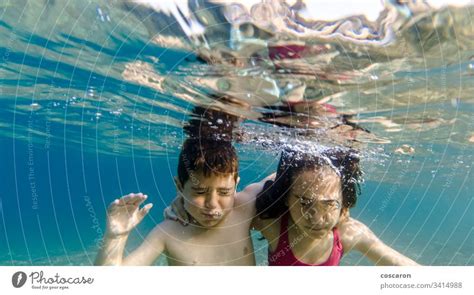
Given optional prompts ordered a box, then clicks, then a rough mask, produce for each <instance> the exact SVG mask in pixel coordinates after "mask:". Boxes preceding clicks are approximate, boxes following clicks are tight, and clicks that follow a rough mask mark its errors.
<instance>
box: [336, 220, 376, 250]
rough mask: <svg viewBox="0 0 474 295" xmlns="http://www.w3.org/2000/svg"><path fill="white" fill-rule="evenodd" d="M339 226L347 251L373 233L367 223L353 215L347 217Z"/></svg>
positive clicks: (342, 241)
mask: <svg viewBox="0 0 474 295" xmlns="http://www.w3.org/2000/svg"><path fill="white" fill-rule="evenodd" d="M337 228H338V230H339V236H340V239H341V243H342V246H343V247H344V251H345V252H346V253H347V252H349V251H350V250H351V249H353V248H355V247H357V244H358V243H359V242H361V241H363V240H364V239H365V237H367V236H368V235H370V233H371V231H370V229H369V228H368V227H367V226H366V225H365V224H363V223H362V222H360V221H358V220H357V219H354V218H352V217H347V218H345V219H344V220H342V221H340V222H339V224H338V226H337Z"/></svg>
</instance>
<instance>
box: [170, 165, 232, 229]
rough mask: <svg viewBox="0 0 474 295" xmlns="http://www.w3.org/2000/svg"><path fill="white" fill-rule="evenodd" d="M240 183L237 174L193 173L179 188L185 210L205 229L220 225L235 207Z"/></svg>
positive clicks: (178, 184)
mask: <svg viewBox="0 0 474 295" xmlns="http://www.w3.org/2000/svg"><path fill="white" fill-rule="evenodd" d="M237 183H238V179H237V181H235V174H233V173H231V174H219V175H218V174H211V175H210V176H204V175H203V174H202V173H201V172H193V173H191V175H190V177H189V179H188V181H186V183H185V184H184V186H182V185H181V184H180V183H179V180H178V181H177V188H178V190H179V191H180V192H181V193H182V194H183V197H184V208H185V209H186V211H188V213H189V214H190V215H191V216H192V217H193V218H194V219H195V220H196V221H197V222H198V223H199V224H200V225H202V226H203V227H206V228H208V227H213V226H216V225H217V224H219V223H220V222H221V221H222V220H224V218H225V217H226V216H227V215H228V214H229V213H230V212H231V211H232V209H233V207H234V197H235V190H236V186H237Z"/></svg>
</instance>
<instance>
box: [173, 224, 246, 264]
mask: <svg viewBox="0 0 474 295" xmlns="http://www.w3.org/2000/svg"><path fill="white" fill-rule="evenodd" d="M166 252H167V255H168V262H169V263H170V264H173V265H255V258H254V253H253V252H254V251H253V246H252V241H251V239H250V234H249V228H248V226H242V225H239V224H236V225H223V226H222V227H220V228H219V229H212V230H208V231H201V232H200V231H196V230H193V229H190V228H186V230H185V231H183V232H182V233H181V234H180V235H176V236H175V237H174V238H173V239H171V240H170V241H168V242H167V245H166Z"/></svg>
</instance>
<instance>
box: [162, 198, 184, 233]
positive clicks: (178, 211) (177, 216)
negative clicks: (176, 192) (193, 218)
mask: <svg viewBox="0 0 474 295" xmlns="http://www.w3.org/2000/svg"><path fill="white" fill-rule="evenodd" d="M163 215H164V217H165V219H170V220H173V221H177V222H179V223H181V225H183V226H186V225H188V224H189V218H188V213H187V212H186V210H185V209H184V199H183V197H181V196H176V198H174V200H173V202H172V203H171V205H170V206H168V207H166V208H165V211H164V212H163Z"/></svg>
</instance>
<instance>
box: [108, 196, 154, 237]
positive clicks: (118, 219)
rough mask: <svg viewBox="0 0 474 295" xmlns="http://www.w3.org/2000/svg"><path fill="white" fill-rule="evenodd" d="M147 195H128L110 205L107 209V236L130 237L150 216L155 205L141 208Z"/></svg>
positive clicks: (149, 204)
mask: <svg viewBox="0 0 474 295" xmlns="http://www.w3.org/2000/svg"><path fill="white" fill-rule="evenodd" d="M147 197H148V196H147V195H144V194H142V193H138V194H133V193H132V194H128V195H126V196H123V197H122V198H120V199H116V200H115V201H113V202H112V203H110V205H109V208H108V209H107V235H108V236H109V237H111V238H117V237H120V236H124V235H128V234H129V233H130V231H131V230H132V229H134V228H135V227H136V226H137V225H138V224H139V223H140V222H141V221H142V220H143V217H145V215H147V214H148V212H149V211H150V209H151V207H153V204H151V203H148V204H146V205H145V206H144V207H143V208H141V209H140V208H139V207H140V204H142V203H143V202H144V201H145V200H146V199H147Z"/></svg>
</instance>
